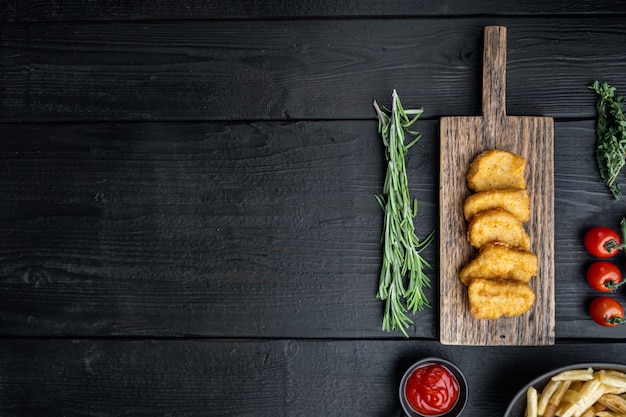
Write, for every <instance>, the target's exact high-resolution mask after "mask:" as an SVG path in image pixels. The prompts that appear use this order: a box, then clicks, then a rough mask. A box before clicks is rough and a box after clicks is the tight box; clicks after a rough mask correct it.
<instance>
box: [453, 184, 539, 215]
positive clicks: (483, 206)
mask: <svg viewBox="0 0 626 417" xmlns="http://www.w3.org/2000/svg"><path fill="white" fill-rule="evenodd" d="M496 208H499V209H503V210H506V211H508V212H509V213H511V214H513V215H514V216H515V217H517V219H518V220H519V221H520V222H522V223H526V222H527V221H528V220H529V219H530V197H528V193H527V192H526V190H518V189H515V188H508V189H503V190H487V191H481V192H478V193H475V194H472V195H470V196H469V197H467V198H466V199H465V203H464V204H463V215H464V216H465V220H467V221H468V222H469V221H470V220H472V218H473V217H474V215H475V214H476V213H479V212H481V211H485V210H491V209H496Z"/></svg>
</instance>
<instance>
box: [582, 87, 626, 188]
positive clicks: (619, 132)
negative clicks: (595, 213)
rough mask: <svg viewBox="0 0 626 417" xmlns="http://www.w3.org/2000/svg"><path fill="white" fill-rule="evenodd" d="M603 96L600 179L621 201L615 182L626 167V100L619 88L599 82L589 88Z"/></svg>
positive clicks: (600, 107)
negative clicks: (625, 106)
mask: <svg viewBox="0 0 626 417" xmlns="http://www.w3.org/2000/svg"><path fill="white" fill-rule="evenodd" d="M589 88H590V89H592V90H594V91H595V92H596V94H598V95H599V96H600V97H599V98H598V103H597V112H598V120H597V123H596V136H597V143H596V159H597V161H598V169H599V171H600V177H601V178H602V180H603V181H604V182H605V183H606V185H608V187H609V189H610V190H611V193H612V194H613V198H614V199H615V200H619V199H620V197H621V195H622V193H621V190H620V186H619V184H617V183H616V182H615V181H616V179H617V176H618V175H619V173H620V171H621V169H622V168H623V167H624V165H626V117H624V112H623V110H622V106H623V102H624V99H623V97H622V96H617V95H616V94H615V90H616V89H615V87H612V86H611V85H610V84H608V83H606V82H605V83H602V84H601V83H600V82H599V81H597V80H596V81H595V82H594V83H593V84H591V85H590V86H589Z"/></svg>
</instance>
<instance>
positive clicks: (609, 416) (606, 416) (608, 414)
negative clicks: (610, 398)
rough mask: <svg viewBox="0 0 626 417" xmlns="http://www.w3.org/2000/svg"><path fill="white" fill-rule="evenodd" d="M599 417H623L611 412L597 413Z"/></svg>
mask: <svg viewBox="0 0 626 417" xmlns="http://www.w3.org/2000/svg"><path fill="white" fill-rule="evenodd" d="M596 416H597V417H621V416H620V415H619V414H614V413H611V412H610V411H598V412H596Z"/></svg>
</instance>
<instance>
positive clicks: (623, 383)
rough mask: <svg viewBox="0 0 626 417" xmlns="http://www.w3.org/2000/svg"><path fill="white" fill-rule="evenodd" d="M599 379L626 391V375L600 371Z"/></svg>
mask: <svg viewBox="0 0 626 417" xmlns="http://www.w3.org/2000/svg"><path fill="white" fill-rule="evenodd" d="M598 379H599V380H600V381H601V382H602V383H603V384H606V385H610V386H612V387H615V388H619V389H621V390H622V392H624V391H626V375H623V376H621V375H615V374H613V373H599V374H598Z"/></svg>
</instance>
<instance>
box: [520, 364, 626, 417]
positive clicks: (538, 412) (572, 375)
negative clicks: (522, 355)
mask: <svg viewBox="0 0 626 417" xmlns="http://www.w3.org/2000/svg"><path fill="white" fill-rule="evenodd" d="M526 398H527V404H528V406H527V409H526V414H525V417H626V373H623V372H618V371H613V370H604V369H602V370H598V371H595V372H594V370H593V369H592V368H587V369H573V370H569V371H564V372H560V373H558V374H556V375H554V376H553V377H552V378H550V380H549V381H548V383H547V384H546V386H545V387H544V388H543V390H542V391H541V392H538V391H537V390H536V389H535V388H533V387H531V388H529V389H528V390H527V392H526Z"/></svg>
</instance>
